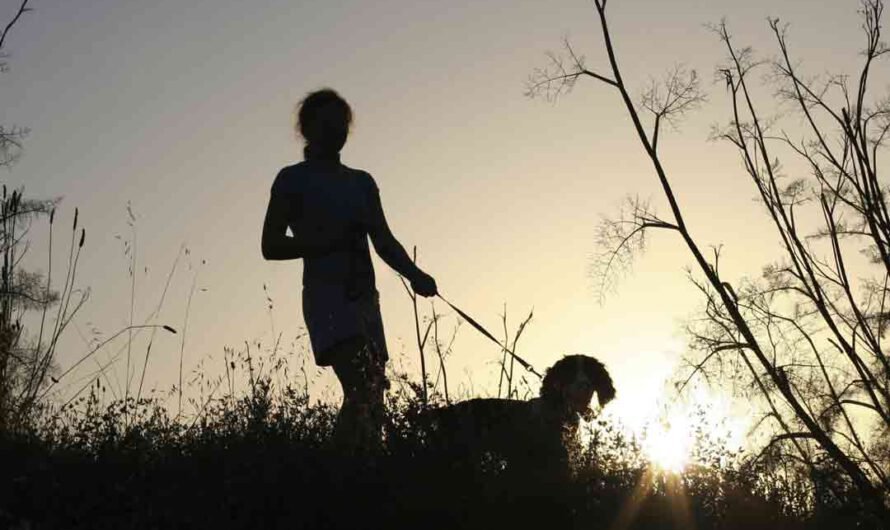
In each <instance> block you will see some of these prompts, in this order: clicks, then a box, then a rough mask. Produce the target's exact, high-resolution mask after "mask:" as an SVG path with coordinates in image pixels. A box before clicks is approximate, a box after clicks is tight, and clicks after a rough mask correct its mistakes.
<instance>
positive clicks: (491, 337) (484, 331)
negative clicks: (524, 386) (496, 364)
mask: <svg viewBox="0 0 890 530" xmlns="http://www.w3.org/2000/svg"><path fill="white" fill-rule="evenodd" d="M436 296H438V297H439V298H441V299H442V301H443V302H445V303H446V304H448V307H450V308H451V309H454V310H455V311H456V312H457V314H458V315H460V316H461V318H463V319H464V320H466V321H467V322H469V323H470V325H471V326H473V327H474V328H476V330H477V331H478V332H479V333H481V334H483V335H485V336H486V337H488V339H489V340H490V341H492V342H493V343H495V344H497V345H498V346H499V347H500V348H501V349H502V350H504V351H505V352H507V353H509V354H510V357H512V358H513V359H515V360H516V362H518V363H519V364H520V365H522V367H523V368H525V369H526V370H528V371H529V372H531V373H533V374H535V375H536V376H538V378H539V379H544V376H542V375H541V374H539V373H538V372H537V370H535V368H534V367H533V366H532V365H531V364H529V363H528V362H526V360H525V359H523V358H522V357H520V356H518V355H516V354H515V353H513V351H512V350H511V349H510V348H508V347H507V346H505V345H503V344H501V341H499V340H498V339H496V338H494V335H492V334H491V333H489V332H488V330H487V329H485V328H484V327H482V324H480V323H478V322H476V320H475V319H473V317H471V316H470V315H468V314H466V313H465V312H463V311H461V310H460V309H459V308H458V307H457V306H455V305H454V304H452V303H451V302H449V301H448V300H447V299H446V298H445V297H444V296H442V295H441V294H440V293H436Z"/></svg>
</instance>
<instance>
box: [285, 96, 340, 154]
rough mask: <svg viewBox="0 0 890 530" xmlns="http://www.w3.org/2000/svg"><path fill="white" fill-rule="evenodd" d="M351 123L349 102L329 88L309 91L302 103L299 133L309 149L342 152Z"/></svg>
mask: <svg viewBox="0 0 890 530" xmlns="http://www.w3.org/2000/svg"><path fill="white" fill-rule="evenodd" d="M351 124H352V109H351V108H350V107H349V103H347V102H346V100H345V99H343V98H342V97H340V94H338V93H337V92H335V91H334V90H332V89H330V88H323V89H321V90H316V91H315V92H310V93H309V94H308V95H307V96H306V97H305V98H303V100H302V101H301V102H300V104H299V111H298V113H297V130H298V131H299V132H300V135H301V136H303V139H304V140H305V141H306V149H307V150H311V151H315V152H319V153H337V152H339V151H340V149H342V148H343V145H344V144H346V137H347V136H348V135H349V126H350V125H351Z"/></svg>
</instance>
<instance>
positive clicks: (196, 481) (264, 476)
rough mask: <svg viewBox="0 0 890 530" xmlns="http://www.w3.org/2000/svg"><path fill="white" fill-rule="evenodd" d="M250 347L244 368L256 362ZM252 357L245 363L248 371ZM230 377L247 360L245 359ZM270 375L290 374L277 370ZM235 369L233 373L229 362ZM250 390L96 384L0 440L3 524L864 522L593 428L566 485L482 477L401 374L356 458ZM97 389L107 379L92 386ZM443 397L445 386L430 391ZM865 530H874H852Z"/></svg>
mask: <svg viewBox="0 0 890 530" xmlns="http://www.w3.org/2000/svg"><path fill="white" fill-rule="evenodd" d="M253 355H254V356H253V357H250V356H248V355H247V352H246V351H245V352H242V353H240V354H239V355H238V356H237V359H238V364H237V366H239V367H245V366H252V363H257V362H258V359H257V357H256V355H257V353H256V352H254V354H253ZM245 363H246V364H245ZM232 366H233V367H234V366H236V365H235V364H234V363H233V365H232ZM265 366H267V367H268V366H280V364H277V365H276V364H275V363H274V362H267V363H266V365H265ZM233 369H234V368H233ZM251 372H253V373H254V374H257V372H259V373H260V375H256V376H255V377H254V378H252V379H251V381H252V382H251V384H250V385H249V386H248V387H247V389H246V391H245V392H243V393H242V394H240V395H234V393H233V392H226V393H224V394H222V395H221V396H219V397H217V398H214V399H206V400H204V401H196V405H198V407H196V409H197V410H198V413H197V414H195V415H192V416H191V417H186V416H183V415H179V414H176V415H174V414H173V413H172V412H168V408H167V407H165V405H164V398H163V397H159V396H151V397H145V398H140V399H136V398H134V397H129V398H126V399H111V400H109V401H108V402H105V400H104V397H103V396H104V393H103V390H102V384H101V382H97V383H96V384H94V385H93V387H92V388H91V390H90V392H89V393H86V394H85V395H83V396H82V397H80V398H78V399H77V400H76V401H75V402H73V403H72V404H70V405H69V406H67V407H65V408H64V409H62V410H52V409H50V408H44V409H42V411H41V414H40V415H39V417H40V419H39V420H36V421H35V422H34V423H33V425H32V426H31V428H30V429H29V430H27V431H22V432H20V433H19V434H17V435H15V436H7V437H5V438H3V439H2V440H0V455H2V456H0V458H2V462H3V465H2V468H0V527H8V528H22V529H24V528H29V529H37V528H65V529H68V528H84V529H86V528H90V529H102V528H138V529H142V528H145V529H150V528H214V529H230V528H231V529H234V528H511V529H522V528H590V529H600V528H602V529H618V528H647V529H649V528H651V529H662V528H664V529H669V528H671V529H672V528H678V529H679V528H697V529H709V528H714V529H718V528H725V529H735V528H854V526H853V522H852V521H856V522H857V523H856V524H858V525H862V524H864V523H863V522H862V521H859V520H858V519H860V517H859V515H858V512H855V511H853V512H851V511H850V510H846V511H845V509H844V507H843V506H835V507H832V508H831V509H830V510H822V511H821V512H820V513H814V512H812V511H808V510H803V509H801V506H802V505H801V504H800V503H799V502H797V501H799V500H800V498H801V495H802V493H801V491H799V490H797V489H795V484H782V483H781V481H776V480H773V481H772V482H770V483H769V484H770V487H764V480H763V479H764V477H766V476H767V475H768V473H766V472H765V471H764V470H762V469H761V470H754V469H748V468H746V467H745V464H744V462H743V461H741V460H739V459H736V458H732V456H733V455H728V454H727V453H726V452H725V451H724V450H723V449H722V448H721V447H719V446H718V445H711V446H707V445H706V444H705V445H701V446H700V450H699V453H700V454H699V455H698V458H697V459H696V462H697V463H696V464H694V465H692V466H690V467H689V468H687V470H686V471H685V472H684V473H683V474H681V475H675V474H669V473H667V474H666V473H661V472H659V471H658V470H656V469H655V468H653V467H652V466H651V465H650V464H649V463H648V462H647V461H646V459H645V458H644V457H643V454H642V452H641V449H640V446H639V444H638V443H636V442H635V440H633V439H632V438H630V437H628V436H627V435H625V434H623V432H622V431H621V430H619V429H617V428H616V427H615V426H614V425H611V424H609V423H608V422H606V421H598V422H595V423H594V424H593V425H591V426H589V428H590V429H591V434H590V436H589V437H587V438H586V439H587V440H588V442H587V443H586V446H585V447H584V451H583V453H582V455H581V456H580V458H579V460H578V462H577V463H576V471H575V475H574V477H573V478H572V479H571V480H565V481H563V482H559V483H546V484H542V483H535V482H530V481H524V480H522V477H517V476H514V475H512V474H511V473H510V472H509V468H506V469H505V467H504V466H503V465H501V463H499V462H498V461H497V459H492V460H491V461H490V462H487V463H486V464H485V465H483V466H481V467H480V469H478V470H475V471H473V472H470V471H466V470H458V469H456V468H453V467H452V466H451V463H450V462H447V461H443V460H442V459H440V458H437V455H435V454H431V453H429V452H427V451H425V449H424V444H423V435H422V432H421V431H420V429H418V427H417V426H416V425H417V424H416V422H415V418H416V415H417V413H418V411H420V410H421V408H422V406H423V405H422V403H423V387H422V386H420V385H419V384H418V383H416V382H410V381H409V380H408V379H407V378H406V377H404V376H397V377H394V378H393V379H394V381H393V382H394V384H393V389H392V391H391V392H390V393H389V395H388V397H387V399H388V423H389V429H388V434H387V449H386V451H385V452H384V454H382V455H379V456H378V457H375V458H359V457H348V456H344V455H343V454H340V453H338V452H337V451H336V450H335V449H334V448H333V447H332V446H331V444H330V443H329V440H330V435H331V431H332V428H333V423H334V419H335V417H336V412H337V410H336V408H335V407H333V406H331V405H329V404H325V403H322V402H312V401H311V400H310V398H309V396H308V395H307V394H306V392H305V390H303V389H299V390H298V389H296V388H295V387H293V386H290V385H289V384H288V383H287V382H282V379H281V378H276V372H275V370H274V369H268V368H267V369H266V370H265V371H263V370H251ZM97 381H98V380H97ZM428 398H429V400H430V401H431V402H432V403H442V401H443V397H442V396H441V395H440V394H439V393H437V392H431V393H430V394H429V396H428ZM855 527H856V528H868V526H855Z"/></svg>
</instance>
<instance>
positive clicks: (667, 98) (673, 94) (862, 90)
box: [527, 0, 890, 517]
mask: <svg viewBox="0 0 890 530" xmlns="http://www.w3.org/2000/svg"><path fill="white" fill-rule="evenodd" d="M594 4H595V7H596V11H597V14H598V16H599V21H600V26H601V30H602V35H603V43H604V48H605V51H606V54H607V57H608V64H609V71H610V73H609V74H608V75H604V74H600V73H597V72H596V71H593V70H590V69H588V68H587V66H586V64H585V60H584V57H583V56H579V55H578V54H577V53H576V52H575V50H574V49H573V48H572V47H571V45H570V44H569V43H568V42H566V43H565V52H564V53H563V54H562V55H560V56H557V55H554V54H551V55H550V56H549V57H550V64H549V65H548V66H547V67H546V68H542V69H539V70H536V71H535V72H534V74H533V75H532V76H531V78H530V80H529V84H528V91H527V94H528V95H529V96H531V97H536V96H543V97H545V98H548V99H553V98H556V97H559V96H560V95H562V94H564V93H566V92H568V91H570V90H571V89H572V88H573V87H574V85H575V83H576V82H577V80H578V79H581V78H592V79H596V80H598V81H600V82H602V83H605V84H606V85H608V86H610V87H612V88H614V89H616V90H617V92H618V93H619V95H620V97H621V99H622V101H623V103H624V106H625V109H626V111H627V113H628V115H629V117H630V118H631V121H632V123H633V127H634V130H635V132H636V133H637V136H638V137H639V140H640V143H641V145H642V146H643V149H644V151H645V153H646V155H647V156H648V158H649V160H650V161H651V163H652V165H653V167H654V169H655V173H656V175H657V177H658V180H659V183H660V184H661V189H662V191H663V193H664V198H665V199H666V200H667V203H668V205H669V209H670V214H671V215H670V218H669V219H666V220H665V219H661V218H659V217H657V216H656V215H655V214H654V213H652V211H651V209H650V208H649V206H648V205H646V204H642V203H640V202H639V201H636V200H635V201H632V202H631V207H630V209H629V212H628V214H627V215H624V216H622V217H621V218H619V219H618V220H615V219H612V220H609V221H607V222H605V223H604V225H603V228H602V229H601V233H600V238H599V239H600V244H601V245H602V248H603V250H602V253H601V254H600V255H599V257H598V258H597V259H596V261H595V264H594V265H595V269H596V272H597V273H598V274H599V275H600V278H601V280H602V282H601V283H602V285H603V286H608V285H609V282H610V280H609V278H610V275H613V274H614V272H615V271H618V270H621V269H622V268H623V267H624V266H625V265H626V264H627V263H628V262H629V261H630V259H631V258H632V257H633V254H634V252H635V251H637V250H639V249H641V248H642V243H643V237H644V235H645V233H646V232H648V231H649V230H650V229H661V230H667V231H670V232H674V233H676V234H677V235H679V236H680V240H681V241H682V243H681V244H682V245H683V246H685V248H686V249H687V250H688V251H689V253H690V254H691V256H692V258H693V260H694V262H695V264H696V266H697V268H696V271H695V273H692V274H690V276H691V277H692V280H693V282H694V283H695V285H696V286H697V287H698V288H699V290H700V292H701V294H702V296H703V299H704V309H703V313H702V315H701V316H702V317H703V318H699V319H695V320H693V321H692V323H691V324H690V325H689V332H690V336H691V338H692V341H691V345H692V347H693V351H695V352H697V354H698V355H697V357H696V358H694V359H690V366H691V372H690V373H689V374H688V378H687V379H686V380H685V381H682V382H681V383H680V385H679V386H680V387H681V390H682V387H684V386H685V384H686V383H688V382H689V381H690V380H691V379H692V378H693V377H695V376H705V377H710V376H712V375H722V376H729V377H735V378H737V379H741V380H742V382H743V383H745V385H744V386H743V387H742V388H746V389H749V390H750V392H749V395H752V396H757V397H759V398H761V401H762V402H763V404H764V407H765V415H764V418H763V421H761V422H759V425H769V426H770V427H771V430H770V432H771V433H772V435H771V437H770V439H769V441H768V443H767V444H766V445H765V447H764V448H763V449H762V451H761V452H760V453H759V454H758V455H757V457H756V458H755V459H754V460H753V463H762V462H763V461H765V460H772V461H773V462H776V461H782V462H783V464H787V465H788V468H790V469H793V470H794V471H795V472H799V473H803V474H804V476H806V477H809V478H810V479H811V482H812V484H813V490H812V492H811V496H812V505H813V506H818V505H819V504H820V503H832V502H835V503H849V502H851V498H850V493H851V492H855V493H856V494H858V495H857V496H856V497H857V498H858V499H860V500H862V501H863V502H864V503H865V504H866V505H867V506H868V508H869V509H870V510H871V511H872V512H873V513H876V514H877V515H879V516H883V517H886V516H887V515H888V513H887V504H886V503H887V501H888V499H890V480H888V476H890V459H888V458H887V454H888V442H887V438H888V434H890V359H888V357H887V354H886V352H885V350H884V349H883V348H884V345H883V336H884V334H885V332H886V330H887V326H888V321H890V308H887V302H888V294H890V290H888V287H890V286H888V284H890V214H888V209H887V205H886V200H885V193H886V185H885V184H884V183H882V181H881V179H880V178H879V167H878V156H879V155H880V154H881V153H882V148H883V146H884V144H885V143H886V138H887V134H888V131H890V100H888V99H882V100H877V101H874V102H873V101H872V99H871V98H870V97H869V91H868V88H869V85H868V82H869V79H870V73H871V69H872V67H873V65H874V63H875V61H876V60H878V59H880V58H881V57H882V56H884V55H885V54H886V53H887V51H888V48H887V47H886V46H885V45H884V44H883V42H882V41H881V25H880V21H881V16H882V13H883V2H882V1H881V0H866V1H864V2H863V3H862V8H861V15H862V18H863V26H862V27H863V32H864V34H865V37H866V46H865V50H864V53H863V56H864V62H863V65H862V67H861V69H860V70H859V75H858V78H857V79H856V80H855V81H854V82H851V81H850V79H849V78H848V77H846V76H841V75H833V76H829V77H828V78H826V79H824V80H822V81H821V82H820V81H819V80H815V81H812V80H808V79H806V78H804V76H803V75H802V74H801V73H799V71H798V66H797V64H796V63H795V62H794V61H793V60H792V59H791V53H790V51H789V44H788V39H787V26H784V25H782V24H780V22H779V21H778V20H777V19H771V20H770V21H769V25H770V28H771V29H772V32H773V34H774V36H775V39H776V43H777V45H778V48H779V51H780V55H779V59H778V60H776V61H759V60H757V59H756V58H755V56H754V53H753V51H752V50H751V48H746V47H744V48H740V47H737V46H736V45H735V44H734V40H733V38H732V36H731V34H730V33H729V31H728V28H727V26H726V24H725V23H720V24H718V25H716V26H713V27H712V29H713V31H714V32H715V34H716V35H717V37H718V38H719V39H720V42H721V43H722V44H723V45H724V47H725V49H726V54H727V61H726V64H725V65H722V66H721V67H720V68H719V69H718V75H719V76H720V79H721V80H722V81H725V86H726V89H727V90H728V92H729V94H730V96H731V117H730V120H729V124H728V125H726V126H722V127H716V128H715V132H714V135H713V136H714V138H715V139H719V140H724V141H728V142H729V143H730V144H731V145H732V146H733V148H734V149H736V150H737V151H738V153H739V155H740V156H741V159H742V163H743V166H744V169H745V172H746V173H747V175H748V176H749V177H750V179H751V182H752V183H753V184H754V186H755V189H756V191H757V197H758V199H759V200H760V203H761V204H762V205H763V206H764V207H765V211H766V213H767V215H768V216H769V218H770V220H771V221H772V224H773V226H774V227H775V230H776V233H777V235H778V236H779V238H778V240H779V241H780V250H781V252H782V255H783V258H782V259H780V260H779V261H778V262H776V263H772V264H769V265H767V266H766V267H765V268H764V270H763V273H762V275H761V278H759V279H757V280H743V281H742V282H741V283H740V284H739V285H736V286H733V285H732V284H731V283H730V282H729V281H727V280H726V279H725V278H724V277H723V276H722V275H721V271H720V252H719V249H715V250H714V251H713V255H711V256H710V257H709V256H707V255H706V254H705V252H704V251H703V250H702V246H701V244H700V243H699V242H698V240H696V239H695V238H694V236H693V235H692V231H691V228H690V227H689V226H688V225H687V224H686V222H685V219H684V209H683V208H682V207H681V205H680V202H679V199H678V197H677V196H676V194H675V192H674V188H673V186H672V181H671V177H670V176H669V175H668V172H667V170H666V169H665V168H664V166H663V165H662V161H661V158H660V155H659V151H658V147H659V144H658V139H659V134H660V132H661V130H662V129H663V126H664V124H665V123H668V124H675V123H676V122H677V121H678V120H679V119H680V118H682V117H683V115H684V114H685V113H687V112H688V111H690V110H693V109H695V108H696V107H697V106H698V105H699V104H700V103H701V102H702V101H704V95H703V94H702V91H701V89H700V83H699V78H698V76H697V75H696V73H695V72H694V71H687V70H685V69H683V68H680V67H678V68H674V69H673V70H671V71H669V72H668V74H667V76H666V77H665V78H664V79H663V80H661V81H657V82H654V83H653V84H652V85H651V86H650V87H649V88H648V89H647V90H646V91H644V93H643V97H642V98H641V100H640V101H638V102H634V100H633V98H632V97H631V96H630V90H629V89H628V87H627V85H626V84H625V81H624V80H623V78H622V76H621V69H620V67H619V61H618V59H617V57H616V54H615V51H614V48H613V40H612V35H611V34H610V31H609V29H610V28H609V24H608V20H607V16H606V4H607V0H594ZM762 68H769V69H770V73H771V74H772V83H774V84H775V86H777V87H778V88H779V91H778V96H777V97H778V99H779V100H780V101H782V102H790V103H792V104H793V105H794V107H796V110H797V113H798V114H799V115H800V116H802V117H803V122H804V123H805V128H804V130H803V131H801V132H799V134H800V137H801V139H793V138H792V136H791V134H790V133H788V132H786V131H785V130H783V129H782V128H781V125H782V121H781V120H779V119H777V118H772V117H769V118H768V117H765V116H764V115H762V114H761V113H760V110H759V109H760V108H761V107H760V106H759V104H758V103H757V102H755V97H754V96H753V94H752V87H751V83H752V80H751V78H752V72H754V71H757V70H758V69H762ZM780 153H781V154H780ZM783 158H785V159H792V160H794V161H796V162H802V163H803V164H801V165H802V166H803V167H804V168H805V170H803V172H802V173H801V174H800V176H797V177H796V178H793V177H791V176H789V174H788V173H786V169H785V168H784V167H783V166H782V165H781V164H780V160H781V159H783ZM860 251H864V252H865V253H866V254H867V256H868V258H869V259H868V263H867V264H861V263H859V262H861V261H862V260H857V257H858V256H857V254H858V253H859V252H860ZM859 270H865V271H867V276H866V277H864V278H859V277H858V276H856V274H858V272H854V271H859ZM826 476H831V477H835V478H837V477H839V480H834V479H832V480H827V479H825V478H824V477H826ZM820 477H821V478H820Z"/></svg>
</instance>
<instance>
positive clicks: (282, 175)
mask: <svg viewBox="0 0 890 530" xmlns="http://www.w3.org/2000/svg"><path fill="white" fill-rule="evenodd" d="M304 166H305V163H304V162H297V163H295V164H290V165H287V166H284V167H282V168H281V169H280V170H278V173H277V174H276V175H275V180H274V181H273V182H272V191H288V190H292V189H293V188H294V187H295V186H298V185H299V182H300V180H301V179H300V176H301V174H302V173H305V167H304Z"/></svg>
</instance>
